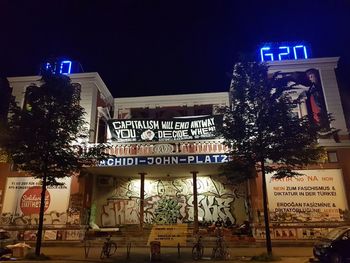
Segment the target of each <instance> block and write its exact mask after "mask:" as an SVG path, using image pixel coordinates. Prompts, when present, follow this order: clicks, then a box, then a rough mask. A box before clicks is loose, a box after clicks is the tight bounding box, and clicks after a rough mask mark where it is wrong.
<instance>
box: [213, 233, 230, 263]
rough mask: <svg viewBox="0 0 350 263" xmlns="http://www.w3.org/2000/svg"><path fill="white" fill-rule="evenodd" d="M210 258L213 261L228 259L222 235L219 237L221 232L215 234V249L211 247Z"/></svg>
mask: <svg viewBox="0 0 350 263" xmlns="http://www.w3.org/2000/svg"><path fill="white" fill-rule="evenodd" d="M212 258H213V259H228V258H229V253H228V250H227V246H226V244H225V241H224V237H223V235H221V231H218V233H217V236H216V242H215V247H213V253H212Z"/></svg>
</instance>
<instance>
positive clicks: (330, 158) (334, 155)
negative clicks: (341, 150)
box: [327, 152, 338, 163]
mask: <svg viewBox="0 0 350 263" xmlns="http://www.w3.org/2000/svg"><path fill="white" fill-rule="evenodd" d="M327 157H328V162H329V163H337V162H338V156H337V152H327Z"/></svg>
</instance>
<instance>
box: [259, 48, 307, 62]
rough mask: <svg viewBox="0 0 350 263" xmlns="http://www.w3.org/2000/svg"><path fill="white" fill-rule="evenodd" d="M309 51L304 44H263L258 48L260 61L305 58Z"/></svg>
mask: <svg viewBox="0 0 350 263" xmlns="http://www.w3.org/2000/svg"><path fill="white" fill-rule="evenodd" d="M309 53H310V50H309V47H308V46H307V45H304V44H281V45H280V44H265V45H263V46H262V47H261V48H260V49H259V54H260V60H261V62H266V61H278V60H298V59H307V58H309Z"/></svg>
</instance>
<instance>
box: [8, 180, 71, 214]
mask: <svg viewBox="0 0 350 263" xmlns="http://www.w3.org/2000/svg"><path fill="white" fill-rule="evenodd" d="M57 181H58V182H60V183H63V185H58V186H48V187H47V191H46V195H45V214H48V213H50V212H57V213H62V212H67V209H68V204H69V196H70V186H71V178H69V177H66V178H63V179H60V180H57ZM40 199H41V182H40V180H39V179H35V178H34V177H8V178H7V182H6V188H5V196H4V203H3V208H2V214H12V215H25V216H26V215H32V214H38V213H39V208H40Z"/></svg>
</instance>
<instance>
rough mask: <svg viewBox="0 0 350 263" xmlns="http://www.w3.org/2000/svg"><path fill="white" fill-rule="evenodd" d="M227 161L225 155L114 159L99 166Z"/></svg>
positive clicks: (107, 160) (103, 161) (109, 159)
mask: <svg viewBox="0 0 350 263" xmlns="http://www.w3.org/2000/svg"><path fill="white" fill-rule="evenodd" d="M227 161H228V156H227V155H226V154H203V155H174V156H140V157H114V158H108V159H106V160H102V161H101V162H100V165H99V166H131V165H167V164H210V163H225V162H227Z"/></svg>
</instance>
